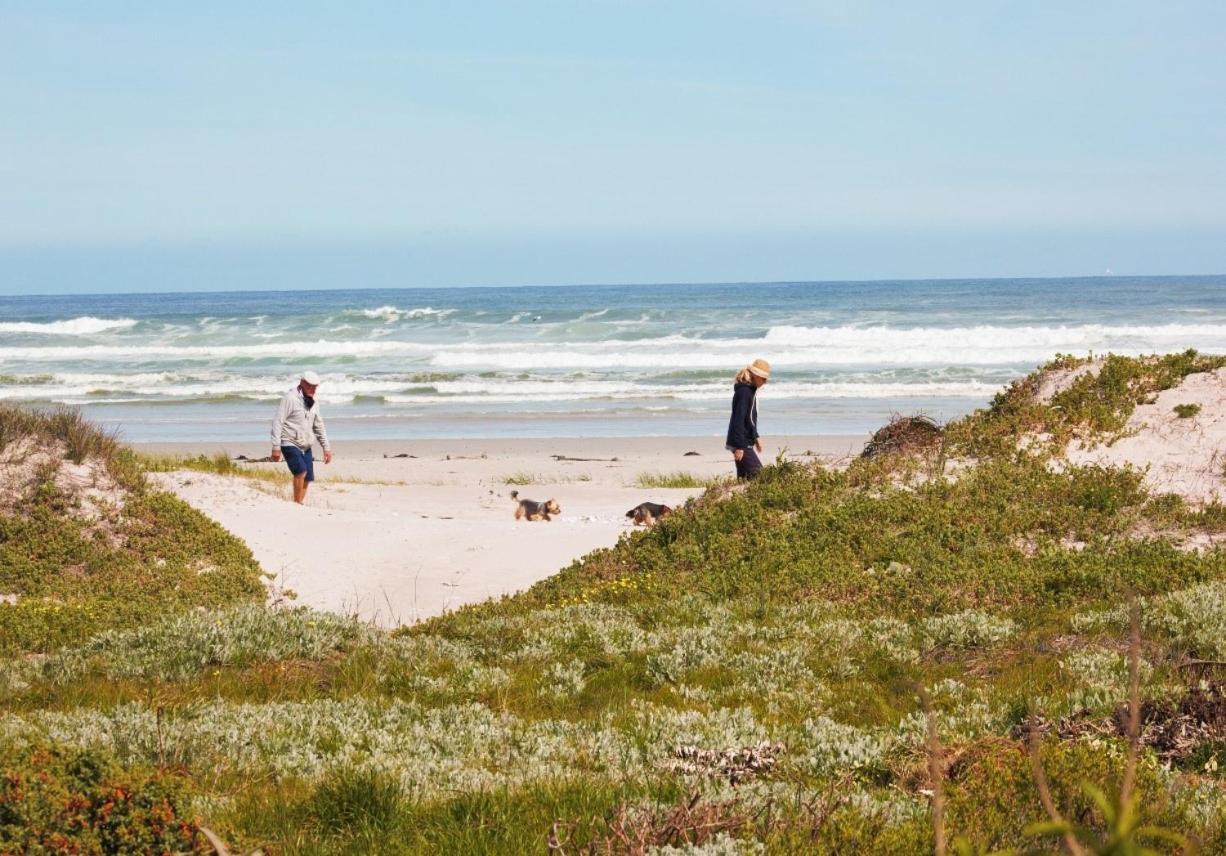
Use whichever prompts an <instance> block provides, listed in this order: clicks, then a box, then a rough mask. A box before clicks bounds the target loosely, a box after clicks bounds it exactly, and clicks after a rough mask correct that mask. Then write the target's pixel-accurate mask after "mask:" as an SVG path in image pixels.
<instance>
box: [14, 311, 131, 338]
mask: <svg viewBox="0 0 1226 856" xmlns="http://www.w3.org/2000/svg"><path fill="white" fill-rule="evenodd" d="M136 324H137V321H136V319H134V318H95V317H93V316H92V315H82V316H81V317H80V318H69V319H66V320H62V321H47V322H43V323H40V322H37V321H0V333H35V334H38V335H43V336H88V335H91V334H93V333H105V332H106V331H108V330H127V329H128V328H130V327H135V326H136Z"/></svg>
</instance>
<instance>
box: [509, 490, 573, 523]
mask: <svg viewBox="0 0 1226 856" xmlns="http://www.w3.org/2000/svg"><path fill="white" fill-rule="evenodd" d="M511 499H512V500H514V501H515V503H516V506H515V519H516V520H519V519H521V518H527V519H528V520H553V517H551V516H550V515H553V514H561V513H562V507H561V506H560V505H558V503H557V502H556V501H554V500H552V499H547V500H545V501H544V502H536V501H535V500H531V499H520V498H519V491H517V490H513V491H511Z"/></svg>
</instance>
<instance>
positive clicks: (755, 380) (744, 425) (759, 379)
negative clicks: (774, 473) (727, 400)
mask: <svg viewBox="0 0 1226 856" xmlns="http://www.w3.org/2000/svg"><path fill="white" fill-rule="evenodd" d="M770 376H771V364H770V363H768V362H767V361H766V360H754V361H753V362H752V363H750V364H749V365H747V366H745V368H743V369H741V370H740V371H739V372H737V374H736V381H735V383H734V385H733V387H732V418H731V419H729V420H728V441H727V445H726V446H725V447H724V448H726V449H727V450H728V451H730V452H732V458H733V460H735V461H736V477H737V478H738V479H751V478H753V477H754V476H756V475H757V474H758V472H759V471H760V470H761V469H762V462H761V461H760V460H758V456H757V454H756V452H755V450H756V451H757V452H761V451H762V441H761V440H760V439H759V438H758V402H757V395H758V390H759V389H760V388H761V387H762V385H763V384H764V383H766V381H767V380H769V379H770Z"/></svg>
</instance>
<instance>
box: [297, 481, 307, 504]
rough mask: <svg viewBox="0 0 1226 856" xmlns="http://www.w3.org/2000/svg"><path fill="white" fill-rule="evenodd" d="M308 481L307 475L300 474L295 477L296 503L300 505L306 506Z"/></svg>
mask: <svg viewBox="0 0 1226 856" xmlns="http://www.w3.org/2000/svg"><path fill="white" fill-rule="evenodd" d="M306 489H307V480H306V473H300V474H299V475H296V476H294V502H296V503H298V504H299V505H302V504H304V502H305V500H306Z"/></svg>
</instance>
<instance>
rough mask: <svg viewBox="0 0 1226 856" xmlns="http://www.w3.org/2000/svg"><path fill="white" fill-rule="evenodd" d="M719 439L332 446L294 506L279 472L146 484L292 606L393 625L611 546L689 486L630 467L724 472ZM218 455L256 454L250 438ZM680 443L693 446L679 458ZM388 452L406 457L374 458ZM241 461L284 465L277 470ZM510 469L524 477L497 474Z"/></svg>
mask: <svg viewBox="0 0 1226 856" xmlns="http://www.w3.org/2000/svg"><path fill="white" fill-rule="evenodd" d="M864 439H865V438H863V437H834V436H821V437H800V438H796V437H794V438H785V439H783V440H781V441H776V442H775V443H769V444H768V446H767V448H766V451H765V453H764V455H763V457H764V459H769V458H773V456H774V455H775V454H776V453H777V452H778V450H779V448H781V446H783V445H784V444H786V446H787V447H788V449H789V451H790V452H791V453H795V454H799V453H804V452H808V451H812V452H817V453H819V454H820V455H822V456H824V457H825V458H827V459H837V458H840V457H844V456H846V455H848V454H852V453H855V452H857V451H858V450H859V448H860V447H861V446H862V445H863V442H864ZM721 445H722V444H721V443H720V441H719V440H718V439H712V438H702V439H678V438H668V439H650V440H643V439H614V440H609V439H600V440H595V439H590V440H556V441H546V440H519V441H514V442H506V441H481V440H456V441H443V440H435V441H414V442H412V443H409V442H394V441H380V442H368V443H358V444H345V443H343V442H340V441H337V443H336V451H337V457H336V460H335V461H334V462H333V464H332V465H330V466H327V467H324V466H322V464H317V467H318V469H319V479H320V480H319V482H318V483H317V484H316V485H315V486H313V487H312V488H311V492H310V495H309V496H308V505H306V506H305V507H300V506H296V505H294V504H293V503H292V502H289V501H288V495H289V494H288V475H286V478H285V481H284V482H276V483H266V482H262V481H253V480H251V479H245V478H241V477H233V476H220V475H212V474H206V473H199V472H192V471H178V472H173V473H162V474H157V475H155V476H154V479H155V481H156V482H157V483H159V484H160V485H161V486H162V487H164V488H165V489H167V490H170V491H172V492H173V493H175V494H177V495H178V496H180V497H182V498H183V499H184V500H186V501H187V502H189V503H190V504H192V505H193V506H195V507H196V508H198V509H200V510H201V511H203V512H204V513H205V514H207V515H209V516H210V517H212V518H213V519H214V520H216V521H217V522H218V523H220V524H221V525H222V526H224V527H226V528H227V529H228V530H230V531H231V532H233V533H234V534H235V535H237V536H238V537H240V538H242V539H243V540H244V541H245V542H246V543H247V545H248V546H249V547H250V548H251V550H252V551H253V552H254V553H255V556H256V558H257V559H258V560H259V562H260V564H261V565H262V566H263V568H264V569H265V570H266V571H267V572H268V573H270V574H273V575H275V578H276V579H275V581H274V585H275V586H276V587H283V588H287V589H291V590H293V591H294V592H295V593H296V594H297V600H298V602H300V603H304V604H308V605H310V606H313V607H316V608H320V609H327V610H332V611H338V612H343V613H354V614H357V615H359V616H361V617H363V618H366V619H370V620H373V621H376V622H378V623H379V624H381V625H384V626H396V625H399V624H407V623H411V622H414V621H418V620H420V619H422V618H425V617H428V616H431V615H437V614H439V613H441V612H443V611H445V610H448V609H453V608H455V607H458V606H460V605H463V604H466V603H474V602H478V601H482V600H485V599H486V598H489V597H497V596H498V595H501V594H505V593H509V592H514V591H518V590H521V589H523V588H526V587H528V586H530V585H531V584H532V583H534V582H536V581H538V580H540V579H543V578H544V577H547V576H549V575H550V574H552V573H554V572H555V571H557V570H558V569H560V568H562V567H564V566H566V565H567V564H569V563H570V562H571V561H573V560H574V559H577V558H579V557H580V556H582V555H584V554H586V553H588V552H590V551H591V550H593V549H596V548H598V547H607V546H611V545H613V544H615V543H616V542H617V539H618V538H619V537H620V536H621V535H622V534H623V533H625V532H628V531H630V530H631V529H632V526H631V524H630V522H629V521H628V520H626V518H625V516H624V515H625V512H626V510H627V509H629V508H631V507H632V506H634V505H636V504H637V503H639V502H642V501H644V500H650V501H653V502H662V503H665V504H679V503H682V502H684V501H685V499H686V498H688V497H690V496H694V495H696V494H698V493H700V492H701V491H700V490H699V489H662V488H641V487H637V486H635V482H636V480H637V478H638V477H639V475H640V474H642V473H660V472H676V471H684V472H687V473H692V474H694V475H695V476H698V477H701V478H710V477H713V476H724V475H727V474H729V473H730V472H731V469H732V467H731V462H730V458H729V456H728V454H727V453H726V452H724V450H723V449H722V448H721ZM142 448H143V449H146V450H150V451H159V452H190V453H192V454H195V453H198V452H200V451H202V449H201V448H200V446H199V445H193V446H191V447H176V446H159V447H142ZM203 451H209V449H204V450H203ZM227 451H228V452H230V453H231V454H247V455H248V456H251V457H255V456H260V455H265V454H267V450H265V449H263V448H262V447H260V446H251V447H245V448H234V447H232V448H230V449H228V450H227ZM692 451H697V452H699V455H696V456H695V455H686V452H692ZM398 453H411V454H413V455H416V457H415V458H393V457H387V458H385V457H384V455H395V454H398ZM553 455H563V456H566V457H570V458H590V459H604V460H586V461H569V460H555V459H554V458H553V457H552V456H553ZM611 458H617V460H616V461H613V460H607V459H611ZM250 466H252V467H254V468H261V469H267V470H270V471H272V472H275V473H283V472H284V469H283V467H282V465H274V464H253V465H250ZM516 475H518V476H527V477H530V478H531V481H532V483H531V484H526V485H512V484H507V483H506V480H507V479H508V478H509V477H511V476H516ZM347 480H353V481H347ZM373 482H382V483H373ZM512 490H519V491H520V493H521V494H522V495H523V496H526V497H530V498H532V499H538V500H540V499H547V498H550V497H554V498H556V499H557V501H558V502H559V504H560V505H561V506H562V515H561V516H560V517H558V518H556V519H555V520H553V521H552V522H536V523H525V522H517V521H516V520H514V518H513V511H514V503H513V502H512V500H511V499H510V493H511V491H512Z"/></svg>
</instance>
